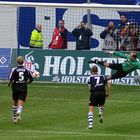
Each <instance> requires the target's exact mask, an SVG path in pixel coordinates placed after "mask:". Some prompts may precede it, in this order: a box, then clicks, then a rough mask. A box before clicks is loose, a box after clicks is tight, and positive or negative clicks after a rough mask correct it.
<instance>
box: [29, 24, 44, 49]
mask: <svg viewBox="0 0 140 140" xmlns="http://www.w3.org/2000/svg"><path fill="white" fill-rule="evenodd" d="M41 30H42V25H41V24H37V26H36V28H35V29H34V30H33V31H32V33H31V38H30V48H38V49H42V48H43V35H42V32H41Z"/></svg>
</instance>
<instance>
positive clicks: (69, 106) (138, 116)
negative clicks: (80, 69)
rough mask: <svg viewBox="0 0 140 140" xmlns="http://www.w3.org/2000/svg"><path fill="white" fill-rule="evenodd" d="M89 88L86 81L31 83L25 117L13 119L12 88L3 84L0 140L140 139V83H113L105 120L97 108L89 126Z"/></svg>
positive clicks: (24, 112) (0, 105) (23, 113)
mask: <svg viewBox="0 0 140 140" xmlns="http://www.w3.org/2000/svg"><path fill="white" fill-rule="evenodd" d="M88 99H89V92H88V87H87V85H84V84H55V83H54V84H48V83H45V84H37V83H34V84H31V85H29V90H28V97H27V101H26V103H25V106H24V109H23V112H22V120H21V122H20V123H18V124H13V122H12V119H11V118H12V116H11V115H12V111H11V104H12V100H11V89H10V88H8V87H7V85H6V84H0V140H140V87H139V86H116V85H113V86H112V87H111V97H110V98H109V99H107V100H106V104H105V108H104V123H103V124H100V123H99V118H98V110H97V108H96V109H95V114H94V118H95V121H94V128H93V129H91V130H89V129H87V126H88V120H87V113H88Z"/></svg>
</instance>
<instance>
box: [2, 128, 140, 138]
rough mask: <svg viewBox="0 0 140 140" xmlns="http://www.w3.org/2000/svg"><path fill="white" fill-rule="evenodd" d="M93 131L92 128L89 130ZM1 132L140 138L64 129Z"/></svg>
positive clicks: (137, 136) (139, 136) (138, 136)
mask: <svg viewBox="0 0 140 140" xmlns="http://www.w3.org/2000/svg"><path fill="white" fill-rule="evenodd" d="M89 131H91V130H89ZM0 132H18V133H40V134H41V133H44V134H59V135H61V134H63V135H79V136H84V135H85V136H98V137H129V138H130V137H131V138H140V135H127V134H103V133H97V134H94V133H85V132H62V131H44V130H0Z"/></svg>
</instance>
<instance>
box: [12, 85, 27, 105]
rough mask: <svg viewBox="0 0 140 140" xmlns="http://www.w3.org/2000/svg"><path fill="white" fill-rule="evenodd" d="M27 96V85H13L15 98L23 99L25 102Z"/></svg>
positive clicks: (13, 96)
mask: <svg viewBox="0 0 140 140" xmlns="http://www.w3.org/2000/svg"><path fill="white" fill-rule="evenodd" d="M26 96H27V85H18V84H17V85H12V98H13V100H19V99H20V100H22V101H24V102H25V100H26Z"/></svg>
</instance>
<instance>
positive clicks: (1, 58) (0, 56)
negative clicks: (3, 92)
mask: <svg viewBox="0 0 140 140" xmlns="http://www.w3.org/2000/svg"><path fill="white" fill-rule="evenodd" d="M10 57H11V49H9V48H0V79H1V80H6V79H8V76H9V71H10Z"/></svg>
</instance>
